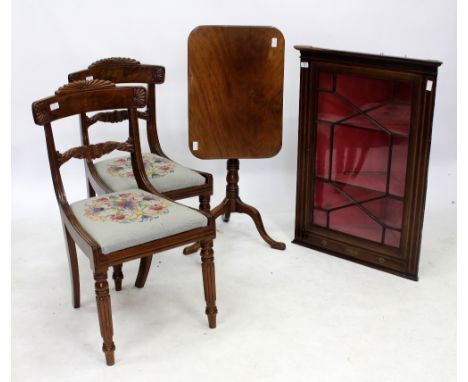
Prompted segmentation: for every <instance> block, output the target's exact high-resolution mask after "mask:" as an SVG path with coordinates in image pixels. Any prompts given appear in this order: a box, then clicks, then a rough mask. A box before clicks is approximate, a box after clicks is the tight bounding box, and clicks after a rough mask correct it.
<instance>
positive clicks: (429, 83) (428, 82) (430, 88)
mask: <svg viewBox="0 0 468 382" xmlns="http://www.w3.org/2000/svg"><path fill="white" fill-rule="evenodd" d="M431 90H432V80H427V82H426V91H428V92H430V91H431Z"/></svg>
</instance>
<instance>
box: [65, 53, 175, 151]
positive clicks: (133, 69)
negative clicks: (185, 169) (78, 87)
mask: <svg viewBox="0 0 468 382" xmlns="http://www.w3.org/2000/svg"><path fill="white" fill-rule="evenodd" d="M84 79H102V80H107V81H111V82H113V83H116V84H129V83H130V84H145V85H146V87H147V92H148V93H147V98H148V99H147V108H146V111H144V112H141V111H139V112H138V118H139V119H143V120H145V121H146V135H147V139H148V145H149V148H150V151H151V152H152V153H153V154H157V155H160V156H163V157H166V158H168V157H167V155H165V154H164V151H163V150H162V147H161V144H160V143H159V137H158V130H157V123H156V85H157V84H162V83H164V80H165V68H164V67H163V66H159V65H145V64H141V63H140V62H139V61H137V60H135V59H132V58H123V57H111V58H105V59H102V60H99V61H96V62H94V63H92V64H91V65H89V67H88V69H85V70H81V71H78V72H74V73H70V74H69V75H68V80H69V81H76V80H84ZM125 119H128V114H126V113H125V112H115V111H110V112H104V113H99V115H98V114H96V115H94V116H92V117H89V118H87V119H83V120H82V123H81V124H82V139H83V140H89V137H88V132H87V128H88V127H90V126H92V125H94V124H95V123H96V122H98V121H100V122H111V123H115V122H121V121H123V120H125Z"/></svg>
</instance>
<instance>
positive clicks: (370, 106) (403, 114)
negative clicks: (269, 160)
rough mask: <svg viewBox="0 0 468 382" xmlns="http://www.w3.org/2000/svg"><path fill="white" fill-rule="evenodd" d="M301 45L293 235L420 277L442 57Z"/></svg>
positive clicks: (334, 251)
mask: <svg viewBox="0 0 468 382" xmlns="http://www.w3.org/2000/svg"><path fill="white" fill-rule="evenodd" d="M298 49H300V50H301V90H300V112H299V142H298V178H297V201H296V229H295V239H294V241H293V242H294V243H297V244H301V245H304V246H307V247H310V248H314V249H318V250H320V251H323V252H327V253H330V254H333V255H336V256H340V257H343V258H346V259H349V260H353V261H356V262H360V263H363V264H366V265H369V266H372V267H375V268H379V269H381V270H385V271H388V272H392V273H395V274H398V275H400V276H404V277H408V278H411V279H417V277H418V276H417V273H418V261H419V250H420V243H421V232H422V223H423V216H424V203H425V194H426V183H427V167H428V160H429V148H430V136H431V129H432V116H433V110H434V109H433V108H434V99H435V84H436V78H437V68H438V66H439V65H440V64H441V63H440V62H438V61H422V60H414V59H402V58H397V57H383V56H376V55H367V54H362V53H350V52H340V51H328V50H324V49H317V48H312V47H302V46H301V47H298Z"/></svg>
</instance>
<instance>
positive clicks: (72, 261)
mask: <svg viewBox="0 0 468 382" xmlns="http://www.w3.org/2000/svg"><path fill="white" fill-rule="evenodd" d="M63 234H64V236H65V246H66V248H67V255H68V266H69V268H70V280H71V289H72V305H73V307H74V308H79V307H80V271H79V268H78V258H77V257H76V246H75V242H74V241H73V238H72V237H71V236H70V234H69V233H68V231H67V228H66V227H65V225H64V226H63Z"/></svg>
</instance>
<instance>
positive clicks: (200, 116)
mask: <svg viewBox="0 0 468 382" xmlns="http://www.w3.org/2000/svg"><path fill="white" fill-rule="evenodd" d="M283 75H284V37H283V35H282V33H281V32H280V31H279V30H278V29H276V28H273V27H258V26H199V27H197V28H195V29H194V30H193V31H192V32H191V34H190V36H189V39H188V93H189V147H190V150H191V151H192V153H193V155H195V156H196V157H198V158H201V159H229V158H238V159H241V158H269V157H272V156H274V155H276V154H277V153H278V152H279V150H280V149H281V143H282V119H283Z"/></svg>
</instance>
